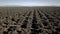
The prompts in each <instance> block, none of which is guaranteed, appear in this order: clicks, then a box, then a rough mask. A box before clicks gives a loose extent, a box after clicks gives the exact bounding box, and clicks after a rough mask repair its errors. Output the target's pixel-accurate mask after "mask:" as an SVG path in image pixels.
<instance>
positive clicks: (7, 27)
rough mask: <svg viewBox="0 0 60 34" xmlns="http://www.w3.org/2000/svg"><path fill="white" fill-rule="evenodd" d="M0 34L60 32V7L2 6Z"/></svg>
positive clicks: (57, 33)
mask: <svg viewBox="0 0 60 34" xmlns="http://www.w3.org/2000/svg"><path fill="white" fill-rule="evenodd" d="M0 34H60V8H58V7H39V8H38V7H35V8H34V7H29V8H28V7H25V8H22V7H19V8H18V7H0Z"/></svg>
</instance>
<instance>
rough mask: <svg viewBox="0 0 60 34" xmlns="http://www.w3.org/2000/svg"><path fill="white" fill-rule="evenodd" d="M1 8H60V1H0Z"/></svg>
mask: <svg viewBox="0 0 60 34" xmlns="http://www.w3.org/2000/svg"><path fill="white" fill-rule="evenodd" d="M0 6H60V0H0Z"/></svg>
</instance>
